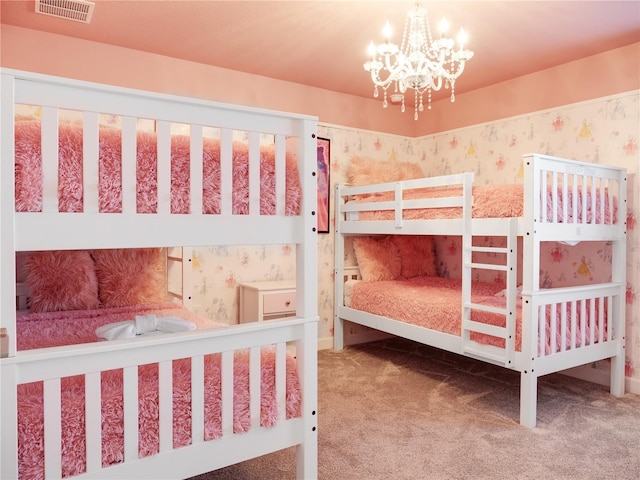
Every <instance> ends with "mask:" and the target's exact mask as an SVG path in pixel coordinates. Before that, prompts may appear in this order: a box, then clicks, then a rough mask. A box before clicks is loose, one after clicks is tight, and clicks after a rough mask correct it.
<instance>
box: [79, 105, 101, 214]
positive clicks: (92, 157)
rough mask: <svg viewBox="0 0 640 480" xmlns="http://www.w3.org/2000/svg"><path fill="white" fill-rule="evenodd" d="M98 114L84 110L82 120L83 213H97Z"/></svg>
mask: <svg viewBox="0 0 640 480" xmlns="http://www.w3.org/2000/svg"><path fill="white" fill-rule="evenodd" d="M98 122H99V116H98V114H97V113H95V112H84V114H83V120H82V149H83V152H82V156H83V158H82V175H83V179H82V187H83V188H82V192H83V195H82V199H83V208H82V211H83V212H85V213H97V212H98V206H99V200H98V195H99V194H98V156H99V131H100V128H99V124H98Z"/></svg>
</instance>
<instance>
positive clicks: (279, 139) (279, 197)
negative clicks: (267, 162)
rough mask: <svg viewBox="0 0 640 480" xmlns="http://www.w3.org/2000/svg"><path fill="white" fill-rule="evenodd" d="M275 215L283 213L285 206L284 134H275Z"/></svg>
mask: <svg viewBox="0 0 640 480" xmlns="http://www.w3.org/2000/svg"><path fill="white" fill-rule="evenodd" d="M275 150H276V159H275V163H276V215H284V214H285V211H286V209H285V207H286V173H285V172H286V162H287V146H286V140H285V137H284V135H276V138H275Z"/></svg>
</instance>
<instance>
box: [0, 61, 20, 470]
mask: <svg viewBox="0 0 640 480" xmlns="http://www.w3.org/2000/svg"><path fill="white" fill-rule="evenodd" d="M14 92H15V79H14V77H13V76H12V75H7V74H4V73H0V104H2V109H1V112H0V158H2V160H3V161H2V162H0V199H2V201H0V286H1V288H0V328H1V330H0V331H1V332H2V347H3V348H2V355H1V357H2V358H4V357H14V356H15V355H16V322H15V315H16V303H15V302H16V282H15V278H16V265H15V262H16V255H15V239H14V215H15V212H14V202H13V201H12V200H11V199H12V198H13V197H14V188H15V187H14V162H13V161H12V160H13V158H14V149H15V146H14V126H13V120H14V113H15V112H14V103H15V102H14ZM0 391H1V392H2V402H1V404H0V431H2V435H0V458H1V459H2V462H0V463H1V464H2V468H1V469H0V477H2V478H17V477H18V437H17V433H18V415H17V411H18V390H17V370H16V365H15V364H10V363H6V360H5V361H3V360H2V359H1V358H0Z"/></svg>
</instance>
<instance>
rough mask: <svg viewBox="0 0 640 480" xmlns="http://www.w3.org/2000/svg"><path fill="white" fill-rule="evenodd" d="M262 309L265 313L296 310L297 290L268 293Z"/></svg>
mask: <svg viewBox="0 0 640 480" xmlns="http://www.w3.org/2000/svg"><path fill="white" fill-rule="evenodd" d="M262 310H263V312H264V314H265V315H271V314H274V313H291V312H295V311H296V292H295V291H292V292H283V293H266V294H265V295H264V299H263V304H262Z"/></svg>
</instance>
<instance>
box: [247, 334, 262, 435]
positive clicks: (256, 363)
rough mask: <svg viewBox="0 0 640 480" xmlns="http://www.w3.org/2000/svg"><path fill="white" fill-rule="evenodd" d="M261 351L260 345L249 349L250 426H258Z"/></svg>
mask: <svg viewBox="0 0 640 480" xmlns="http://www.w3.org/2000/svg"><path fill="white" fill-rule="evenodd" d="M261 352H262V349H261V348H260V347H251V349H250V350H249V411H250V418H251V428H256V427H259V426H260V399H261V383H262V382H261V374H260V364H261V358H260V357H261Z"/></svg>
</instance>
